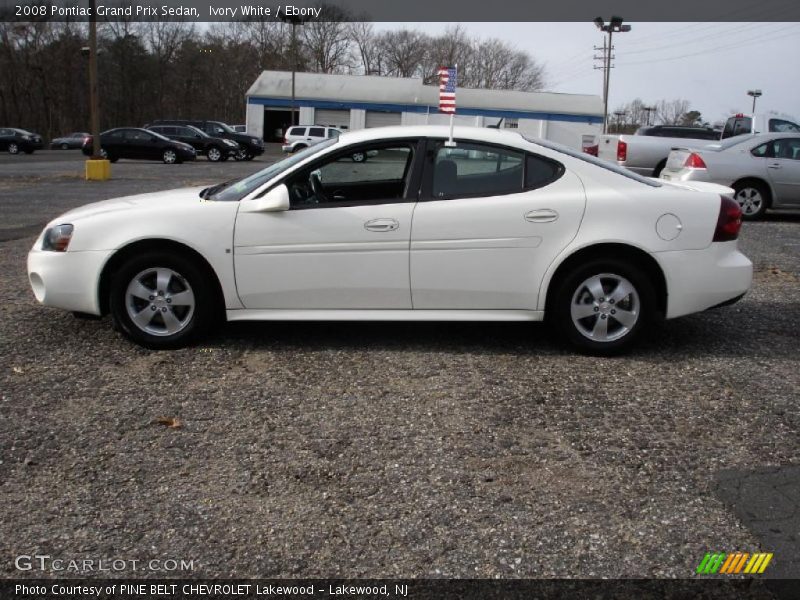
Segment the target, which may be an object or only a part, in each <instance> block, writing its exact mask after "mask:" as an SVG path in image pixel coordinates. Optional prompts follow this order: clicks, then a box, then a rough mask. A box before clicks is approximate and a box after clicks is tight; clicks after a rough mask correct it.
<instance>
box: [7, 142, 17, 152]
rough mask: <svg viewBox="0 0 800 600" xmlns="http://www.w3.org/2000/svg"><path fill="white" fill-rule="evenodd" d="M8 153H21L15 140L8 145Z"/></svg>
mask: <svg viewBox="0 0 800 600" xmlns="http://www.w3.org/2000/svg"><path fill="white" fill-rule="evenodd" d="M8 153H9V154H19V145H18V144H16V143H15V142H11V143H10V144H9V145H8Z"/></svg>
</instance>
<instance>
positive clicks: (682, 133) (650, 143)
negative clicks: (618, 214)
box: [597, 125, 720, 177]
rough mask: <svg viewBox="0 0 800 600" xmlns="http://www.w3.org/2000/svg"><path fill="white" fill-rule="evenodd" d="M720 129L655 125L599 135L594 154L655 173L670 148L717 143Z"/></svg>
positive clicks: (641, 170)
mask: <svg viewBox="0 0 800 600" xmlns="http://www.w3.org/2000/svg"><path fill="white" fill-rule="evenodd" d="M719 141H720V132H719V131H714V130H713V129H707V128H705V127H680V126H672V125H656V126H653V127H641V128H639V130H638V131H637V132H636V133H635V134H633V135H628V134H622V135H602V136H600V141H599V143H598V147H597V156H598V158H602V159H603V160H607V161H609V162H615V163H617V164H618V165H619V166H621V167H625V168H627V169H630V170H631V171H634V172H636V173H638V174H639V175H643V176H645V177H658V176H659V175H660V174H661V169H663V168H664V165H666V164H667V157H668V156H669V153H670V151H671V150H672V149H673V148H686V147H687V145H689V146H691V147H692V148H702V147H704V146H708V145H711V144H719Z"/></svg>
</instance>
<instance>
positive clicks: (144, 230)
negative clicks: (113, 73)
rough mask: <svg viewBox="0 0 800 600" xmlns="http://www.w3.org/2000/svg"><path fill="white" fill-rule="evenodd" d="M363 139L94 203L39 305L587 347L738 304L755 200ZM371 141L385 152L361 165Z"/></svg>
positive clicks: (149, 335)
mask: <svg viewBox="0 0 800 600" xmlns="http://www.w3.org/2000/svg"><path fill="white" fill-rule="evenodd" d="M448 134H449V131H448V129H447V128H443V127H428V126H425V127H397V128H384V129H370V130H366V131H359V132H354V133H348V134H345V135H343V136H341V137H339V138H332V139H330V140H327V141H325V142H323V143H321V144H318V145H316V146H313V147H311V148H308V149H307V150H304V151H302V152H300V153H298V154H295V155H293V156H291V157H289V158H287V159H285V160H283V161H281V162H279V163H276V164H274V165H272V166H269V167H267V168H266V169H264V170H262V171H259V172H257V173H254V174H253V175H250V176H249V177H246V178H244V179H240V180H236V181H229V182H226V183H223V184H220V185H216V186H213V187H210V188H206V189H201V188H189V189H179V190H171V191H165V192H159V193H153V194H144V195H141V196H131V197H127V198H119V199H115V200H108V201H104V202H98V203H95V204H90V205H87V206H84V207H82V208H78V209H76V210H72V211H70V212H68V213H66V214H64V215H62V216H60V217H58V218H57V219H55V220H54V221H52V222H51V223H49V224H48V225H47V227H46V228H45V230H44V231H43V232H42V234H41V235H40V236H39V238H38V239H37V240H36V243H35V245H34V247H33V249H32V250H31V252H30V254H29V256H28V273H29V277H30V282H31V286H32V287H33V291H34V294H35V295H36V298H37V299H38V300H39V301H40V302H41V303H43V304H45V305H47V306H55V307H58V308H62V309H66V310H70V311H75V312H78V313H89V314H93V315H102V314H106V313H109V312H110V313H111V315H112V317H113V320H114V323H115V325H116V326H117V328H118V329H119V330H121V331H122V332H123V333H124V334H125V335H126V336H128V337H129V338H131V339H132V340H134V341H136V342H138V343H140V344H142V345H145V346H148V347H152V348H167V347H177V346H182V345H185V344H187V343H189V342H191V341H192V340H195V339H197V338H198V337H199V336H200V335H202V334H203V333H204V332H205V331H206V330H207V328H208V327H209V326H210V325H211V324H213V323H214V322H215V321H216V320H218V319H219V318H224V319H227V320H228V321H241V320H350V321H358V320H387V321H400V320H442V321H448V320H449V321H456V320H458V321H540V320H544V319H547V320H548V321H549V322H551V324H552V325H554V326H555V328H556V330H557V331H559V332H560V333H561V335H562V336H563V338H564V339H566V340H568V341H570V342H571V343H572V344H573V345H574V346H576V347H577V348H578V349H581V350H583V351H588V352H592V353H597V354H611V353H614V352H618V351H620V350H623V349H625V348H628V347H629V346H630V344H631V343H632V342H633V341H634V340H635V339H636V338H637V337H638V336H639V334H640V333H641V332H642V331H643V330H644V329H645V328H646V327H647V325H648V324H649V323H650V322H652V321H653V320H654V319H656V318H658V317H666V318H668V319H669V318H673V317H679V316H681V315H686V314H689V313H693V312H697V311H702V310H705V309H707V308H711V307H714V306H718V305H722V304H727V303H731V302H734V301H735V300H737V299H738V298H740V297H741V296H742V295H743V294H744V293H745V292H746V291H747V289H748V288H749V286H750V283H751V278H752V264H751V263H750V261H749V260H748V259H747V258H746V257H745V256H744V255H743V254H741V253H740V252H739V251H738V250H737V242H736V238H737V236H738V234H739V228H740V226H741V211H740V209H739V206H738V205H737V204H736V203H735V202H734V201H733V200H732V199H731V198H730V197H729V196H728V194H730V193H731V190H729V189H728V188H725V187H722V186H718V185H715V184H709V183H692V184H685V185H683V184H682V185H672V184H665V183H660V182H658V181H654V180H650V179H645V178H642V177H639V176H637V175H634V174H632V173H630V172H628V171H625V170H624V169H621V168H618V167H616V166H614V165H609V164H607V163H604V162H601V161H599V160H597V159H595V158H592V157H588V156H587V155H584V154H579V153H576V152H573V151H572V150H569V149H567V148H564V147H561V146H557V145H555V144H552V143H550V142H545V141H542V140H532V139H527V138H525V137H523V136H522V135H520V134H518V133H516V132H507V131H498V130H493V129H478V128H464V129H459V128H456V130H455V139H456V143H457V145H456V146H455V147H453V146H452V145H450V144H448V143H447V137H448ZM354 152H369V156H370V159H369V160H368V161H364V162H354V161H353V160H352V156H353V153H354Z"/></svg>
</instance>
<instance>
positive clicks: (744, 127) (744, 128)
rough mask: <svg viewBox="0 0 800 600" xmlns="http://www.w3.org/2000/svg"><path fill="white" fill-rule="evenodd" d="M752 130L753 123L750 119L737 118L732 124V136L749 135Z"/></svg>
mask: <svg viewBox="0 0 800 600" xmlns="http://www.w3.org/2000/svg"><path fill="white" fill-rule="evenodd" d="M752 128H753V121H752V119H751V118H750V117H741V118H738V119H736V121H734V123H733V135H742V134H743V133H750V131H751V130H752Z"/></svg>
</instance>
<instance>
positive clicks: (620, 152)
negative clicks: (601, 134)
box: [617, 140, 628, 161]
mask: <svg viewBox="0 0 800 600" xmlns="http://www.w3.org/2000/svg"><path fill="white" fill-rule="evenodd" d="M617 160H620V161H623V160H628V144H627V143H625V142H623V141H622V140H619V141H617Z"/></svg>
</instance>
